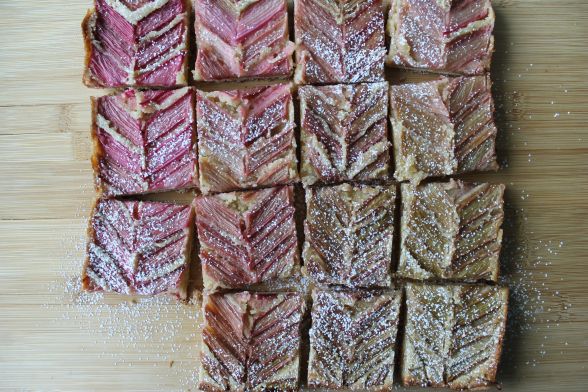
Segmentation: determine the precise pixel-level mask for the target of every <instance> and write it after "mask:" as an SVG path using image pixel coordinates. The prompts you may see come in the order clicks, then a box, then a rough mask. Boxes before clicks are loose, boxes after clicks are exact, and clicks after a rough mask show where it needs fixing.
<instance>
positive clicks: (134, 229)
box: [82, 199, 193, 299]
mask: <svg viewBox="0 0 588 392" xmlns="http://www.w3.org/2000/svg"><path fill="white" fill-rule="evenodd" d="M192 225H193V213H192V208H190V207H189V206H180V205H174V204H165V203H155V202H139V201H119V200H115V199H104V200H98V201H97V203H96V206H95V208H94V212H93V215H92V218H91V220H90V226H89V229H88V232H89V236H90V240H89V242H88V247H87V252H88V256H87V259H86V264H85V267H84V272H83V276H82V282H83V287H84V289H86V290H89V291H113V292H117V293H121V294H139V295H155V294H159V293H168V294H172V295H175V296H178V297H180V298H182V299H185V298H186V297H187V284H188V262H189V254H190V245H191V232H192Z"/></svg>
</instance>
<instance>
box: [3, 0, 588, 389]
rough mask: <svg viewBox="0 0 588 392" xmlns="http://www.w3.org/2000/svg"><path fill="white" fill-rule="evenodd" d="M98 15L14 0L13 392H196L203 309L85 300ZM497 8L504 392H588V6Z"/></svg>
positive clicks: (8, 96) (6, 211)
mask: <svg viewBox="0 0 588 392" xmlns="http://www.w3.org/2000/svg"><path fill="white" fill-rule="evenodd" d="M89 4H90V1H89V0H87V1H86V0H83V1H82V0H80V1H74V2H70V1H65V0H41V1H36V2H34V3H32V2H25V1H9V0H0V389H2V390H19V391H20V390H22V391H29V390H30V391H33V390H34V391H37V390H84V391H88V390H100V391H114V390H136V391H151V390H164V391H167V390H189V389H192V390H194V389H195V377H196V375H195V372H196V366H197V363H196V361H197V355H198V353H197V339H198V334H197V324H198V322H197V320H196V311H197V304H191V305H184V304H178V303H176V302H174V301H168V300H165V299H157V300H138V301H136V300H134V301H127V300H126V299H121V298H116V297H112V296H105V297H89V296H87V295H83V294H80V293H79V292H78V283H77V279H78V276H79V272H80V268H81V265H82V261H83V257H84V255H83V253H84V252H83V247H84V241H85V239H84V231H85V225H86V220H87V215H88V208H89V206H90V204H91V202H92V199H93V198H94V191H93V189H92V185H91V178H92V176H91V170H90V163H89V161H88V157H89V155H90V138H89V125H90V118H89V115H90V106H89V99H88V98H89V96H90V95H92V94H94V95H96V94H101V93H102V92H101V91H99V90H90V89H87V88H85V87H84V86H82V84H81V73H82V61H83V53H82V48H83V46H82V39H81V33H80V28H79V23H80V21H81V19H82V17H83V15H84V14H85V12H86V8H87V7H88V6H89ZM494 4H495V7H496V14H497V25H496V54H495V61H494V65H493V78H494V87H495V88H494V92H495V98H496V101H497V108H498V113H497V116H498V125H499V130H500V136H499V147H500V148H499V156H500V161H501V163H502V164H503V166H504V168H503V170H501V171H500V172H498V173H496V174H491V175H476V176H468V177H469V178H476V179H489V180H492V181H496V182H504V183H506V184H507V193H506V198H507V217H506V220H507V223H506V225H505V247H504V248H505V249H504V252H503V255H502V272H503V276H504V283H507V284H509V285H510V286H511V289H512V296H511V308H512V311H511V312H510V315H509V317H510V324H509V329H508V334H507V339H506V346H505V352H504V356H503V363H502V366H501V370H500V379H501V381H502V383H503V384H502V388H503V389H505V390H511V391H513V390H520V391H549V390H552V389H557V390H560V391H564V390H565V391H585V390H586V388H587V387H586V385H588V369H587V368H586V366H587V363H588V272H587V266H588V263H587V260H588V244H587V239H588V223H587V222H588V207H587V204H588V203H587V201H586V199H587V198H588V131H587V126H588V68H587V67H588V2H587V1H585V0H558V1H547V0H502V1H494ZM390 77H391V78H392V80H397V81H398V80H403V79H405V78H407V77H410V76H407V75H406V74H404V73H401V72H397V71H392V72H390ZM178 197H179V198H181V199H184V200H189V199H190V197H191V196H190V195H188V194H184V195H180V196H178ZM195 302H197V301H195Z"/></svg>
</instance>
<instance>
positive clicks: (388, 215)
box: [302, 184, 396, 288]
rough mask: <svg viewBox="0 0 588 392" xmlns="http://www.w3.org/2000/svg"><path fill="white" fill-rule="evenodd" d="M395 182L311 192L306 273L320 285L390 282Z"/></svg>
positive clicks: (308, 198) (335, 187) (342, 186)
mask: <svg viewBox="0 0 588 392" xmlns="http://www.w3.org/2000/svg"><path fill="white" fill-rule="evenodd" d="M395 198H396V190H395V187H394V186H367V185H358V186H351V185H349V184H343V185H338V186H330V187H321V188H310V189H307V190H306V208H307V211H306V221H305V223H304V233H305V243H304V250H303V254H302V257H303V259H304V265H305V267H304V268H305V271H306V274H307V275H308V276H309V277H310V278H311V280H312V281H314V282H315V283H318V284H321V285H343V286H347V287H364V288H369V287H385V286H389V285H390V263H391V261H392V242H393V230H394V203H395Z"/></svg>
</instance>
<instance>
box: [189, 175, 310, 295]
mask: <svg viewBox="0 0 588 392" xmlns="http://www.w3.org/2000/svg"><path fill="white" fill-rule="evenodd" d="M194 205H195V207H196V225H197V227H198V240H199V242H200V262H201V263H202V275H203V279H204V287H205V288H206V289H215V288H219V287H222V288H231V289H235V288H245V287H248V286H251V285H255V284H260V283H269V282H276V281H279V280H283V279H286V278H290V277H292V276H294V275H295V274H297V273H298V271H299V264H300V262H299V259H300V257H299V254H298V239H297V233H296V224H295V221H294V192H293V188H292V187H288V186H284V187H278V188H268V189H263V190H259V191H248V192H233V193H221V194H218V195H212V196H199V197H197V198H196V200H195V201H194Z"/></svg>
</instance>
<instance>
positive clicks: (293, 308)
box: [198, 291, 305, 392]
mask: <svg viewBox="0 0 588 392" xmlns="http://www.w3.org/2000/svg"><path fill="white" fill-rule="evenodd" d="M304 309H305V301H304V299H303V298H302V296H301V295H299V294H296V293H280V294H270V293H250V292H247V291H245V292H238V293H230V294H207V295H205V296H204V301H203V307H202V312H203V321H204V326H203V329H202V334H201V335H202V344H201V353H200V368H199V380H200V381H199V385H198V388H199V390H202V391H244V390H248V391H260V392H261V391H268V390H280V391H295V390H298V388H299V368H300V340H301V338H300V336H301V324H302V316H303V314H304Z"/></svg>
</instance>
